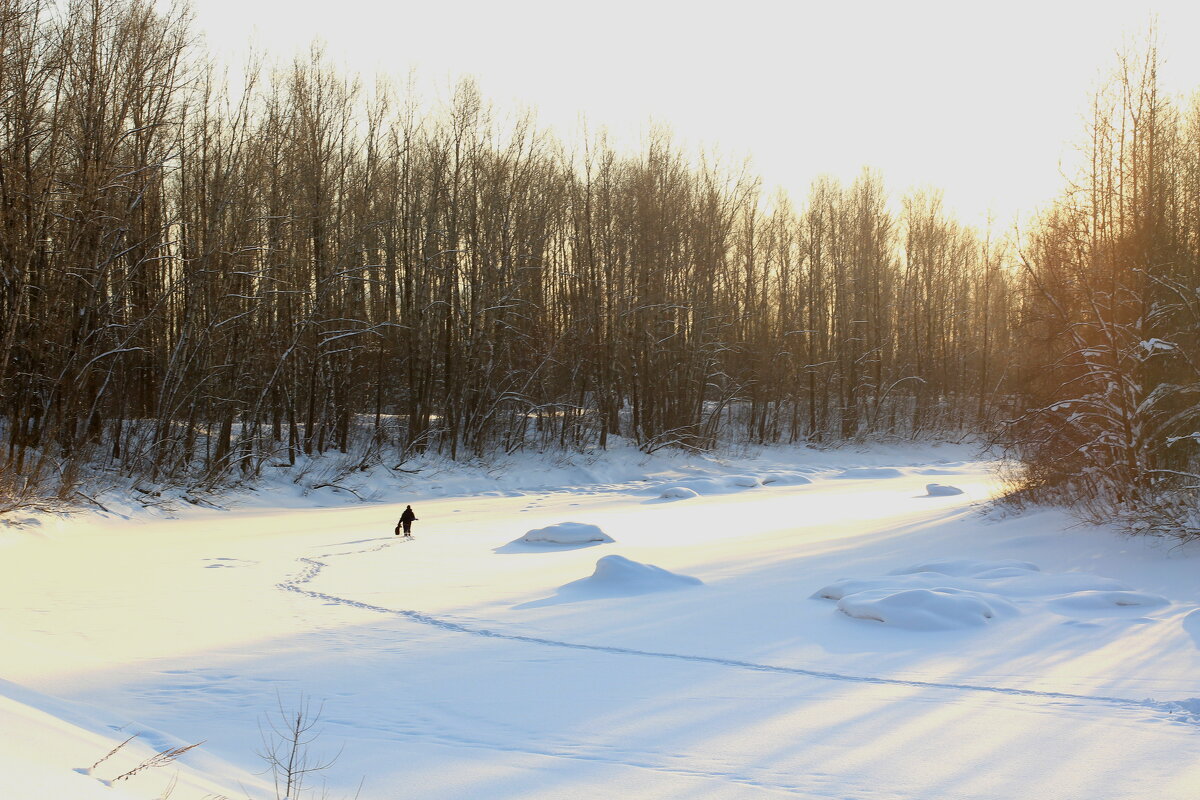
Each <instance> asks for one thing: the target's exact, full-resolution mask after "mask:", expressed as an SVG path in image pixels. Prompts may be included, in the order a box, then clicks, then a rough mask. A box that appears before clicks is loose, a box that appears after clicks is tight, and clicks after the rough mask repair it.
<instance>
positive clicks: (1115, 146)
mask: <svg viewBox="0 0 1200 800" xmlns="http://www.w3.org/2000/svg"><path fill="white" fill-rule="evenodd" d="M1158 65H1159V58H1158V54H1157V51H1156V47H1155V45H1154V42H1153V38H1151V41H1150V42H1149V43H1148V45H1147V46H1146V47H1145V48H1144V50H1143V51H1142V52H1141V53H1139V54H1136V55H1126V56H1125V57H1123V58H1122V59H1121V61H1120V64H1119V69H1118V71H1117V74H1116V76H1115V78H1114V79H1113V80H1112V82H1111V84H1110V85H1109V86H1108V87H1106V88H1105V89H1104V90H1103V91H1101V92H1100V93H1098V94H1097V96H1096V98H1095V104H1094V107H1093V117H1092V122H1091V125H1090V127H1089V130H1088V137H1087V139H1086V147H1085V148H1084V154H1085V157H1086V158H1085V165H1084V168H1083V170H1082V173H1081V175H1080V177H1079V179H1078V180H1077V181H1076V182H1075V183H1074V185H1072V186H1071V187H1070V188H1069V190H1068V191H1067V192H1066V193H1065V195H1064V197H1063V198H1062V199H1061V200H1060V201H1059V202H1058V203H1056V204H1055V205H1054V206H1053V208H1052V209H1051V210H1050V211H1048V212H1047V213H1046V214H1044V215H1043V217H1042V219H1041V220H1040V222H1039V225H1038V226H1037V228H1036V229H1035V230H1033V231H1032V232H1031V233H1030V235H1029V236H1027V237H1026V239H1025V241H1024V244H1023V252H1022V256H1021V266H1022V307H1023V310H1022V313H1021V324H1022V329H1021V342H1022V345H1021V353H1022V357H1021V358H1020V359H1019V361H1018V362H1017V364H1018V368H1019V372H1018V374H1017V375H1016V376H1015V377H1016V380H1015V382H1014V384H1013V385H1014V387H1016V388H1017V389H1018V390H1019V391H1020V394H1021V398H1022V403H1021V406H1022V409H1023V410H1024V413H1023V414H1021V415H1019V416H1017V417H1015V418H1014V419H1013V420H1011V421H1010V423H1009V425H1008V426H1007V428H1008V430H1007V431H1006V435H1005V440H1006V441H1007V443H1008V444H1009V445H1010V446H1012V448H1013V449H1014V451H1015V452H1016V453H1017V455H1019V456H1020V457H1021V458H1022V460H1023V461H1024V462H1025V464H1026V470H1025V475H1024V479H1023V483H1022V490H1023V492H1024V493H1025V494H1028V495H1030V496H1032V497H1033V498H1034V499H1036V500H1054V501H1066V502H1068V503H1071V504H1083V505H1084V506H1086V507H1088V508H1089V509H1090V510H1091V511H1092V512H1093V514H1094V515H1095V516H1096V517H1100V518H1112V516H1113V515H1114V514H1116V515H1118V516H1121V517H1125V518H1127V519H1130V520H1131V521H1132V522H1133V526H1134V527H1135V528H1142V529H1146V528H1151V529H1157V530H1160V531H1162V532H1166V533H1171V534H1174V535H1180V536H1184V537H1188V538H1191V537H1198V536H1200V493H1198V492H1197V490H1198V489H1200V446H1198V445H1200V432H1198V431H1200V95H1197V97H1196V98H1195V99H1193V101H1192V102H1191V103H1183V102H1180V101H1178V100H1176V99H1173V98H1170V97H1167V96H1165V95H1164V94H1163V93H1162V92H1161V90H1160V88H1159V81H1158Z"/></svg>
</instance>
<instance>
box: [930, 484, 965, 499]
mask: <svg viewBox="0 0 1200 800" xmlns="http://www.w3.org/2000/svg"><path fill="white" fill-rule="evenodd" d="M925 491H926V492H927V493H928V494H929V496H930V497H949V496H950V495H953V494H962V493H963V490H962V489H960V488H958V487H957V486H949V485H947V484H944V483H927V484H925Z"/></svg>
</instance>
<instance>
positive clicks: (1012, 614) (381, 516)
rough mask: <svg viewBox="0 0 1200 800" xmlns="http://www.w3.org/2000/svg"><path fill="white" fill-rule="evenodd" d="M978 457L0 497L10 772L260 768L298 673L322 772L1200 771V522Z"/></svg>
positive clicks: (120, 783) (981, 794)
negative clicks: (225, 502) (1126, 506)
mask: <svg viewBox="0 0 1200 800" xmlns="http://www.w3.org/2000/svg"><path fill="white" fill-rule="evenodd" d="M993 466H994V465H993V464H991V463H988V462H981V461H976V460H973V456H972V455H971V454H970V451H969V450H968V449H966V448H954V447H949V446H942V447H930V446H922V447H912V448H907V449H905V448H874V449H872V450H870V451H855V450H850V449H846V450H840V451H827V452H817V451H809V450H804V449H784V448H780V449H769V450H766V451H763V453H761V454H758V455H754V456H745V457H742V458H737V459H730V460H728V461H721V460H717V459H707V458H700V457H690V458H684V457H682V456H674V457H666V456H661V457H655V458H652V459H642V458H640V457H635V456H633V455H632V454H629V453H618V454H616V455H613V456H610V457H609V458H608V459H606V460H603V461H600V462H595V463H591V464H587V463H583V462H573V463H563V464H559V465H553V464H549V463H542V462H535V461H532V460H529V461H521V460H517V461H514V462H513V463H512V464H511V465H509V467H508V468H507V469H504V470H500V471H496V472H495V473H494V474H492V475H491V476H490V477H489V476H484V475H481V474H480V473H474V472H466V471H463V472H455V471H453V470H447V471H444V472H442V473H440V474H439V475H437V476H435V477H426V476H424V475H417V476H414V478H413V481H412V484H411V486H410V487H409V489H408V490H407V491H405V492H404V493H403V494H393V495H392V496H391V497H388V498H386V500H387V502H386V503H358V502H353V503H348V502H347V501H353V500H354V497H353V496H352V495H349V494H348V493H346V492H342V493H340V494H339V493H334V494H328V493H326V494H321V493H313V494H310V495H309V496H308V497H305V498H298V497H294V496H287V495H286V494H285V493H284V492H283V490H282V489H277V490H274V491H268V492H263V493H259V494H257V495H255V496H253V497H247V498H245V501H244V502H243V503H241V504H240V505H239V506H237V507H234V508H233V509H232V510H224V511H219V510H202V509H189V510H188V511H187V512H186V513H180V514H179V515H178V518H176V519H164V518H155V517H151V516H148V515H146V514H127V515H126V516H127V517H128V518H118V517H116V516H103V515H77V516H74V517H71V518H67V519H52V518H48V517H42V518H40V524H39V525H36V526H27V527H21V528H14V527H0V679H2V680H0V730H3V731H4V736H3V738H2V739H0V797H3V798H5V800H21V799H24V798H30V799H31V800H32V799H35V798H36V800H45V799H49V798H54V799H56V800H57V798H64V799H67V800H75V798H78V799H79V800H92V798H108V799H109V800H112V799H119V798H136V799H137V800H149V798H159V797H164V796H166V795H167V794H168V789H170V792H169V796H170V797H171V798H172V800H192V799H193V798H203V797H211V796H214V795H224V796H227V797H229V798H246V797H251V798H274V797H275V790H274V787H273V786H272V785H271V783H270V776H269V775H263V774H261V773H262V770H263V768H264V764H263V762H262V759H261V758H260V757H259V756H258V755H257V754H256V751H261V750H262V749H263V746H264V745H263V741H262V739H263V734H262V731H263V729H264V728H265V729H266V730H267V731H268V732H269V730H270V727H269V725H270V720H271V718H272V716H273V715H274V716H278V710H279V708H280V707H282V708H284V710H285V711H292V710H294V709H296V708H298V707H299V705H300V704H301V702H302V700H301V698H302V697H307V698H309V699H310V702H311V707H312V709H313V710H314V711H315V710H317V709H318V708H319V709H320V712H321V713H320V719H319V722H318V728H319V729H320V731H321V735H320V737H319V738H318V739H317V740H316V741H315V742H314V743H313V745H312V754H313V757H314V758H316V759H320V758H322V757H332V756H334V755H337V760H336V762H335V763H334V764H333V765H332V766H331V767H329V768H328V769H326V770H322V771H321V772H320V773H318V774H317V775H316V776H315V780H314V782H313V786H314V788H319V783H320V782H321V781H324V782H326V783H327V788H328V792H329V796H330V797H332V798H339V797H346V798H349V797H353V796H354V795H355V793H356V792H357V791H359V786H360V782H361V793H360V795H359V796H360V797H361V798H363V800H382V799H384V798H422V799H423V800H425V799H428V798H489V799H491V798H545V799H547V800H548V799H549V798H597V800H599V799H600V798H604V799H605V800H607V799H608V798H612V797H637V798H700V797H703V798H770V797H802V798H859V799H861V800H880V799H884V798H922V800H934V799H935V798H947V799H950V798H954V799H955V800H960V799H962V798H996V799H997V800H999V799H1001V798H1003V799H1004V800H1008V799H1009V798H1015V797H1032V796H1037V797H1053V798H1060V799H1062V798H1080V800H1082V799H1083V798H1087V799H1088V800H1104V799H1105V798H1141V797H1154V798H1156V799H1157V800H1165V799H1166V798H1195V797H1197V792H1200V759H1198V758H1197V756H1198V755H1200V700H1197V699H1195V698H1200V581H1197V580H1196V575H1197V567H1198V566H1200V550H1197V549H1196V548H1188V547H1172V546H1170V545H1167V544H1160V543H1155V542H1153V541H1148V540H1136V539H1128V538H1122V537H1120V536H1118V535H1116V534H1114V533H1113V532H1111V531H1107V530H1104V529H1096V528H1082V527H1076V526H1073V525H1072V523H1071V520H1070V519H1069V518H1068V517H1066V516H1065V515H1063V514H1061V513H1058V512H1052V511H1041V512H1035V513H1029V514H1025V515H1023V516H1019V517H1014V518H1008V519H1000V518H998V517H997V516H996V515H994V514H993V515H991V516H988V515H985V514H983V513H981V511H980V506H981V503H982V501H984V500H986V499H987V498H988V497H990V496H992V495H993V494H994V493H995V492H996V491H998V488H999V487H998V483H997V481H996V478H995V477H994V475H993V474H992V471H991V468H992V467H993ZM933 481H936V482H937V484H938V485H939V486H942V487H945V486H953V487H957V488H958V489H961V490H962V493H961V494H955V493H942V492H940V491H929V490H927V487H928V486H929V485H930V483H931V482H933ZM375 488H376V492H377V494H378V493H382V492H383V491H384V490H383V489H382V488H380V487H375ZM359 489H362V487H359ZM323 491H325V492H327V491H328V490H323ZM359 493H360V494H363V492H362V491H360V492H359ZM406 503H412V504H413V506H414V509H415V511H416V512H417V516H418V517H419V518H420V520H419V521H418V522H417V523H416V525H415V526H414V533H415V537H416V538H415V539H413V540H404V539H402V538H400V537H396V536H393V535H392V529H393V527H394V525H395V523H396V518H397V517H398V516H399V513H400V511H401V510H402V509H403V507H404V505H405V504H406ZM306 504H307V505H308V506H310V507H305V505H306ZM321 504H324V505H327V506H328V507H323V508H317V507H312V506H316V505H321ZM339 504H340V505H339ZM112 507H114V508H115V505H114V506H112ZM563 523H578V524H581V525H583V526H594V527H595V529H596V530H598V531H601V532H602V533H603V534H604V535H603V536H602V537H596V536H592V535H590V531H591V529H590V528H586V529H585V528H580V527H572V526H563ZM535 530H540V531H543V533H542V534H539V535H537V536H535V537H534V538H535V539H539V538H540V539H543V541H537V542H528V541H525V540H524V537H525V536H526V535H527V534H528V533H529V532H531V531H535ZM545 531H550V532H551V533H555V532H557V533H555V535H548V534H545V533H544V532H545ZM581 531H584V532H588V533H589V535H587V536H584V535H581V534H580V532H581ZM547 538H548V539H550V540H551V541H544V540H545V539H547ZM607 538H611V539H612V540H613V541H611V542H608V541H603V539H607ZM559 540H565V541H559ZM133 734H138V736H137V738H135V739H134V740H133V741H132V742H130V743H129V744H128V745H126V746H125V747H123V748H121V749H120V750H119V751H118V752H117V753H116V754H115V755H113V756H111V757H109V758H107V759H105V756H106V754H108V753H109V752H110V751H111V750H113V749H114V748H115V747H117V745H119V744H120V743H121V742H122V741H123V740H125V739H127V738H128V737H130V736H132V735H133ZM268 738H270V735H269V733H268ZM197 742H203V744H201V745H200V746H199V747H196V748H195V749H193V750H191V751H189V752H187V753H185V754H183V755H182V756H180V757H179V758H178V760H176V761H174V762H172V763H170V764H168V765H165V766H159V767H147V768H145V769H143V770H141V771H138V772H136V773H135V774H133V775H132V776H130V777H128V778H126V779H122V780H116V778H118V776H120V775H121V774H123V773H126V772H129V771H130V770H132V769H133V768H135V767H136V766H138V764H140V763H141V762H142V761H143V760H144V759H146V758H148V757H150V756H152V755H153V754H154V753H155V752H158V751H162V750H166V749H168V748H172V747H182V746H185V745H190V744H194V743H197ZM97 762H99V763H97ZM305 796H308V794H307V793H305V794H302V795H301V797H305ZM314 796H315V793H314Z"/></svg>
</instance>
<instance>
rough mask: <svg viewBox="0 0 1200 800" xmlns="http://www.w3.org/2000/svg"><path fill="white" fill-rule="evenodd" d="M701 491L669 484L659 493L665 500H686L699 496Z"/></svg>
mask: <svg viewBox="0 0 1200 800" xmlns="http://www.w3.org/2000/svg"><path fill="white" fill-rule="evenodd" d="M699 496H700V493H699V492H697V491H696V490H695V489H689V488H688V487H686V486H668V487H667V488H666V489H663V490H662V494H660V495H659V497H661V498H662V499H664V500H686V499H687V498H689V497H699Z"/></svg>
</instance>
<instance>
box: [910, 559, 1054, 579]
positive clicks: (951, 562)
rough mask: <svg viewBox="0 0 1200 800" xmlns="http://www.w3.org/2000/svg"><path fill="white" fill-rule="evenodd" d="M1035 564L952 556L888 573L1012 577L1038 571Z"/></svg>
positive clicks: (1010, 560)
mask: <svg viewBox="0 0 1200 800" xmlns="http://www.w3.org/2000/svg"><path fill="white" fill-rule="evenodd" d="M1040 571H1041V570H1040V569H1038V566H1037V564H1030V563H1029V562H1028V561H1014V560H1012V559H1005V560H1003V561H978V560H976V559H973V558H952V559H945V560H942V561H925V562H923V563H920V564H916V565H914V566H911V567H905V568H903V569H898V570H895V571H893V572H891V573H889V574H890V575H912V574H915V573H918V572H932V573H936V574H938V575H951V576H955V577H963V578H983V577H994V578H998V577H1012V576H1014V575H1028V574H1029V573H1031V572H1040Z"/></svg>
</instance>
